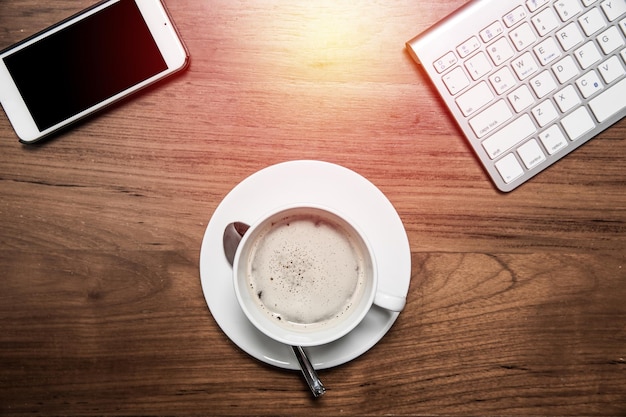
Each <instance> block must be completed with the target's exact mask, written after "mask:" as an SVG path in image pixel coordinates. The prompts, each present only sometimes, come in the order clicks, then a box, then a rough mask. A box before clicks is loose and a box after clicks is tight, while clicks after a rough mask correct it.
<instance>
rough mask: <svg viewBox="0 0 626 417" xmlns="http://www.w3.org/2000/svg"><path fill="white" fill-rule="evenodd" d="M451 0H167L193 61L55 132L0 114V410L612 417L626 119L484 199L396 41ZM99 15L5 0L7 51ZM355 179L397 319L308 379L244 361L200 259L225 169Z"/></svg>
mask: <svg viewBox="0 0 626 417" xmlns="http://www.w3.org/2000/svg"><path fill="white" fill-rule="evenodd" d="M463 3H464V2H463V1H462V0H446V1H434V0H426V1H404V0H398V1H394V2H381V1H375V0H371V1H361V2H356V3H355V2H353V1H347V0H345V1H342V0H340V1H331V0H324V1H316V2H289V1H281V0H272V1H270V0H260V1H254V2H243V1H232V0H229V1H225V0H205V1H198V0H173V1H169V2H167V4H168V7H169V9H170V12H171V14H172V16H173V18H174V20H175V21H176V23H177V25H178V26H179V29H180V32H181V34H182V36H183V38H184V39H185V41H186V43H187V45H188V47H189V50H190V52H191V56H192V61H191V66H190V68H189V70H188V71H187V72H186V73H184V74H183V75H181V76H179V77H177V78H176V79H173V80H171V81H170V82H168V83H166V84H163V85H161V86H158V87H156V88H154V89H151V90H150V91H148V92H146V93H144V94H141V95H140V96H138V97H136V98H135V99H133V100H130V101H127V102H125V103H123V104H120V105H118V106H115V107H114V108H112V109H109V110H108V111H106V112H105V113H103V114H101V115H99V116H98V117H95V118H92V119H90V120H87V121H85V122H83V123H81V124H80V125H78V126H76V127H75V128H73V129H72V130H69V131H67V132H65V133H63V134H62V135H59V136H58V137H55V138H53V139H52V140H49V141H46V142H45V143H42V144H40V145H36V146H23V145H20V144H18V142H17V138H16V137H15V134H14V133H13V130H12V128H11V126H10V124H9V122H8V121H7V119H6V117H5V116H4V115H3V116H2V117H0V271H1V272H0V415H30V414H40V415H59V414H63V415H244V414H250V415H302V414H313V413H317V414H319V415H388V414H396V415H464V416H467V415H494V416H495V415H498V416H502V415H511V416H531V415H532V416H536V415H562V416H572V415H606V416H620V415H626V303H625V302H624V300H625V299H626V272H625V269H626V193H625V192H624V186H625V185H626V172H625V171H624V162H623V160H624V155H625V154H626V141H625V140H624V137H625V136H626V122H625V121H621V122H619V123H618V124H616V125H615V126H613V127H612V128H611V129H609V130H608V131H606V132H604V133H602V134H601V135H600V136H598V137H597V138H596V139H594V140H593V141H591V142H589V143H588V144H586V145H585V146H584V147H582V148H581V149H579V150H577V151H576V152H574V153H573V154H571V155H569V156H568V157H567V158H565V159H564V160H562V161H560V162H559V163H558V164H557V165H555V166H553V167H551V168H550V169H548V170H547V171H545V172H543V173H542V174H540V175H539V176H538V177H536V178H534V179H533V180H531V181H530V182H529V183H527V184H525V185H524V186H522V187H521V188H519V189H518V190H516V191H514V192H512V193H510V194H501V193H499V192H498V191H496V190H495V189H494V187H493V186H492V185H491V183H490V182H489V181H488V179H487V177H486V175H485V173H484V172H483V171H482V170H481V168H480V167H479V165H478V162H477V161H476V160H475V158H474V157H473V155H472V153H471V151H470V149H469V147H468V146H467V145H466V143H465V142H464V140H463V138H462V136H461V134H460V132H459V130H458V129H457V128H456V126H455V125H454V123H453V122H452V120H451V119H450V118H449V117H448V115H447V114H446V112H445V110H444V107H443V103H442V102H441V101H440V100H439V99H438V98H437V95H436V93H435V92H434V90H433V88H432V87H431V86H430V84H429V83H428V81H427V79H426V77H425V75H424V74H423V73H422V72H421V70H420V68H419V67H418V66H416V65H415V64H414V63H413V61H412V60H411V59H410V58H409V56H408V54H407V53H406V51H405V50H404V42H405V41H406V40H408V39H409V38H411V37H412V36H414V35H415V34H417V33H419V32H420V31H422V30H424V29H425V28H427V27H428V26H429V25H430V24H432V23H433V22H435V21H437V20H438V19H440V18H442V17H444V16H445V15H446V14H448V13H450V12H451V11H452V10H454V9H455V8H456V7H458V6H460V5H461V4H463ZM91 4H93V1H87V0H79V1H69V0H57V1H55V2H51V3H45V4H42V3H41V2H39V1H33V0H10V1H3V2H2V4H1V6H0V7H1V10H2V11H1V12H0V48H3V47H5V46H9V45H10V44H12V43H13V42H16V41H19V40H20V39H22V38H24V37H26V36H28V35H30V34H32V33H34V32H36V31H37V30H40V29H43V28H44V27H46V26H48V25H50V24H52V23H54V22H56V21H57V20H60V19H62V18H64V17H67V16H68V15H71V14H72V13H75V12H77V11H79V10H80V9H82V8H83V7H86V6H89V5H91ZM294 159H320V160H325V161H329V162H334V163H338V164H341V165H344V166H346V167H348V168H351V169H353V170H355V171H357V172H359V173H360V174H362V175H364V176H365V177H367V178H368V179H369V180H370V181H372V182H373V183H374V184H375V185H377V186H378V187H379V188H380V189H381V190H382V191H383V192H384V193H385V194H386V195H387V197H388V198H389V199H390V201H391V202H392V203H393V204H394V206H395V207H396V209H397V210H398V213H399V214H400V216H401V218H402V220H403V222H404V225H405V227H406V230H407V233H408V237H409V241H410V245H411V252H412V277H411V287H410V290H409V295H408V303H407V308H406V310H405V311H404V312H403V313H402V314H401V315H400V317H399V319H398V321H397V322H396V324H395V325H394V327H393V328H392V330H391V331H390V332H389V333H388V334H387V335H386V336H385V337H384V338H383V339H382V340H381V342H380V343H379V344H377V345H376V346H375V347H374V348H372V349H371V350H370V351H369V352H367V353H366V354H365V355H363V356H362V357H360V358H358V359H357V360H354V361H352V362H350V363H348V364H345V365H343V366H340V367H337V368H333V369H329V370H325V371H322V372H321V377H322V378H323V380H324V383H325V385H326V386H327V387H328V393H327V394H326V396H324V397H323V398H322V399H320V400H319V401H313V400H311V399H310V398H309V395H308V393H307V391H306V388H305V386H304V383H303V382H302V381H301V379H300V377H299V375H298V374H297V373H295V372H288V371H283V370H278V369H275V368H272V367H270V366H266V365H264V364H261V363H259V362H257V361H255V360H253V359H251V358H250V357H249V356H248V355H247V354H245V353H244V352H243V351H241V350H240V349H239V348H238V347H237V346H235V345H234V344H233V343H232V342H231V341H230V340H229V339H228V338H227V337H226V336H225V335H224V334H223V333H222V332H221V330H220V329H219V327H218V326H217V324H216V323H215V321H214V320H213V318H212V317H211V314H210V312H209V310H208V309H207V306H206V303H205V301H204V297H203V295H202V289H201V286H200V277H199V267H198V264H199V251H200V243H201V240H202V236H203V234H204V231H205V228H206V226H207V223H208V221H209V219H210V217H211V214H212V213H213V211H214V210H215V208H216V207H217V205H218V204H219V202H220V201H221V200H222V198H223V197H224V196H225V195H226V194H227V193H228V192H229V191H230V190H231V189H232V187H234V186H235V185H236V184H237V183H238V182H240V181H241V180H242V179H244V178H246V177H247V176H248V175H250V174H252V173H254V172H255V171H257V170H259V169H262V168H264V167H266V166H268V165H271V164H274V163H277V162H283V161H287V160H294Z"/></svg>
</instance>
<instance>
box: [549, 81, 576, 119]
mask: <svg viewBox="0 0 626 417" xmlns="http://www.w3.org/2000/svg"><path fill="white" fill-rule="evenodd" d="M554 101H555V102H556V105H557V106H559V109H560V110H561V112H563V113H566V112H568V111H569V110H571V109H573V108H574V107H576V106H578V105H579V104H580V103H581V101H580V97H579V96H578V93H577V92H576V89H575V88H574V86H572V85H568V86H567V87H565V88H564V89H562V90H561V91H559V92H558V93H556V94H555V95H554Z"/></svg>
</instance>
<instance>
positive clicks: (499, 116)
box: [469, 100, 513, 139]
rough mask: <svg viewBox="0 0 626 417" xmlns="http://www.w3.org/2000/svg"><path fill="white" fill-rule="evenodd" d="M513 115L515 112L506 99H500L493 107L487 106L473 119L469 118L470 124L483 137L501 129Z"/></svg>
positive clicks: (479, 136)
mask: <svg viewBox="0 0 626 417" xmlns="http://www.w3.org/2000/svg"><path fill="white" fill-rule="evenodd" d="M512 117H513V113H511V110H510V109H509V106H507V105H506V102H505V101H504V100H500V101H498V102H497V103H496V104H494V105H492V106H491V107H488V108H486V109H485V110H483V111H482V112H481V113H479V114H478V115H477V116H475V117H474V118H473V119H470V120H469V124H470V126H471V127H472V130H474V134H476V137H477V138H479V139H480V138H482V137H484V136H485V135H488V134H490V133H491V132H493V131H495V130H496V129H499V128H500V126H502V125H503V124H504V123H506V122H508V121H509V120H510V119H511V118H512Z"/></svg>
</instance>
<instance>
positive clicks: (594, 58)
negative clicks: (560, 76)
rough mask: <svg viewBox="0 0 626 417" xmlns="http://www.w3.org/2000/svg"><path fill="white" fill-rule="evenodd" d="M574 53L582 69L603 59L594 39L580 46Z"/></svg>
mask: <svg viewBox="0 0 626 417" xmlns="http://www.w3.org/2000/svg"><path fill="white" fill-rule="evenodd" d="M574 55H575V56H576V60H577V61H578V64H580V66H581V67H582V69H587V68H589V67H590V66H592V65H593V64H595V63H596V62H599V61H600V59H602V57H601V56H600V52H599V51H598V48H596V45H595V44H594V43H593V42H592V41H589V42H587V43H586V44H584V45H583V46H581V47H580V48H578V49H577V50H576V52H574Z"/></svg>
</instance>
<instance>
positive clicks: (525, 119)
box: [483, 114, 537, 159]
mask: <svg viewBox="0 0 626 417" xmlns="http://www.w3.org/2000/svg"><path fill="white" fill-rule="evenodd" d="M536 131H537V128H536V127H535V124H534V123H533V121H532V120H531V119H530V116H529V115H527V114H524V115H523V116H522V117H520V118H519V119H517V120H515V121H514V122H513V123H511V124H510V125H508V126H505V127H503V128H502V129H501V130H499V131H497V132H496V133H494V134H493V135H492V136H490V137H488V138H487V139H485V140H484V141H483V148H485V151H487V154H488V155H489V157H490V158H491V159H494V158H497V157H498V156H500V155H502V154H503V153H504V152H506V151H507V150H509V149H511V148H512V147H513V146H515V145H516V144H518V143H519V142H521V141H523V140H524V139H526V138H527V137H529V136H530V135H532V134H533V133H535V132H536Z"/></svg>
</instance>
